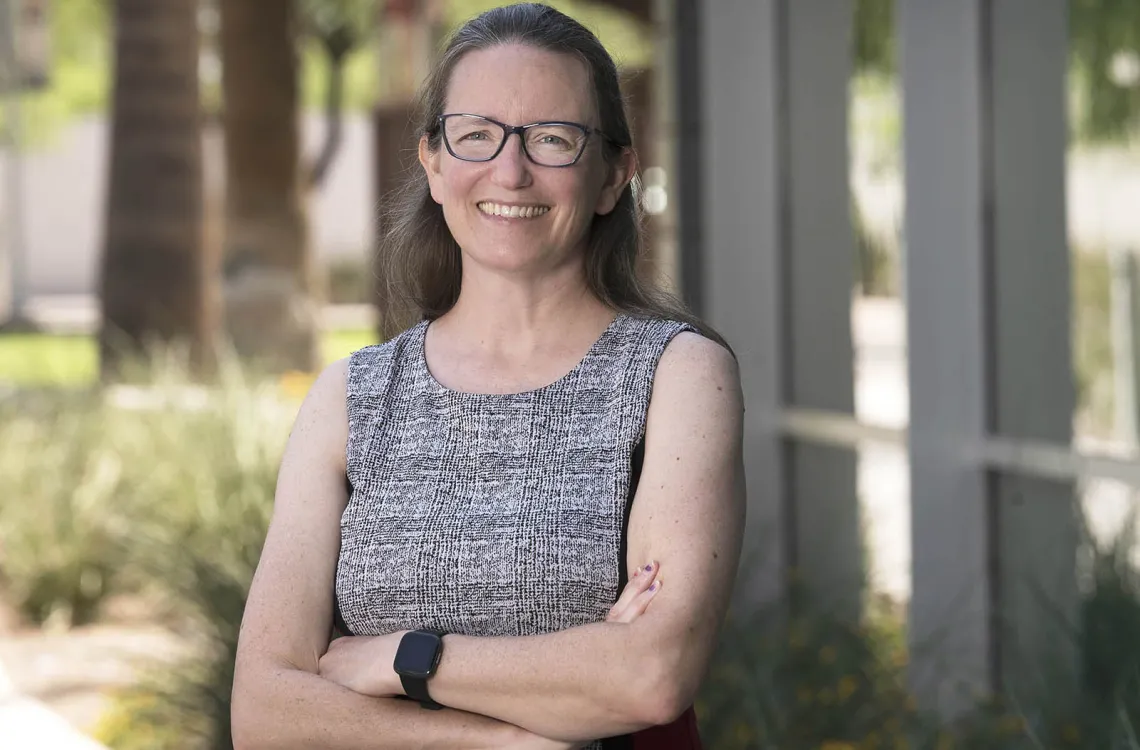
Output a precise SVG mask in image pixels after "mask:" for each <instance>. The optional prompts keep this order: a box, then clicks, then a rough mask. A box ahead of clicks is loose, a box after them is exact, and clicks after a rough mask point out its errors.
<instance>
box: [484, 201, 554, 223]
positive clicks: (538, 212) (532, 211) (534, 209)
mask: <svg viewBox="0 0 1140 750" xmlns="http://www.w3.org/2000/svg"><path fill="white" fill-rule="evenodd" d="M479 210H480V211H482V212H483V213H485V214H490V215H491V216H504V217H506V218H508V219H533V218H534V217H535V216H542V215H543V214H544V213H546V212H547V211H549V210H550V207H549V206H503V205H500V204H498V203H487V202H484V203H480V204H479Z"/></svg>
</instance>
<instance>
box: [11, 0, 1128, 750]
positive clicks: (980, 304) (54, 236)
mask: <svg viewBox="0 0 1140 750" xmlns="http://www.w3.org/2000/svg"><path fill="white" fill-rule="evenodd" d="M498 4H501V3H499V2H493V1H492V0H280V1H279V2H278V1H276V0H275V1H274V2H269V1H268V0H162V2H154V0H0V63H2V69H0V96H2V99H0V748H21V749H22V748H24V747H27V748H31V747H37V748H41V747H60V748H66V747H76V748H97V747H101V746H102V747H109V748H115V749H122V750H127V749H130V750H134V749H135V748H138V749H140V750H141V749H142V748H148V749H149V748H190V749H193V748H211V749H213V748H229V747H231V743H230V739H229V733H228V726H229V716H228V701H229V689H230V681H231V678H232V663H233V653H234V648H235V645H236V638H237V630H238V625H239V623H240V618H241V613H242V608H243V606H244V599H245V593H246V590H247V588H248V585H249V581H250V578H251V576H252V573H253V570H254V568H255V566H256V563H257V559H258V555H259V551H260V545H261V542H262V540H263V538H264V534H265V530H266V525H267V522H268V518H269V515H270V512H271V503H272V494H273V487H274V481H275V475H276V469H277V462H278V460H279V458H280V452H281V449H282V447H283V445H284V441H285V438H286V437H287V433H288V430H289V427H290V424H291V420H292V418H293V416H294V415H295V413H296V409H297V407H298V405H299V403H300V401H301V399H302V398H303V397H304V395H305V393H306V391H307V389H308V387H309V385H310V384H311V382H312V379H313V377H314V376H315V374H316V372H318V371H319V369H320V368H321V367H322V366H323V365H325V364H327V363H329V362H331V361H333V360H334V359H337V358H339V357H342V356H345V355H347V354H348V353H350V352H352V351H354V350H355V349H358V348H360V347H362V346H366V345H368V344H371V343H375V342H376V341H378V340H379V339H378V334H377V320H376V315H375V312H374V309H375V303H376V300H377V297H376V295H377V294H379V293H381V289H382V286H383V285H382V283H379V282H382V281H383V280H382V279H380V278H378V275H377V273H376V271H375V269H374V267H373V262H374V258H373V247H374V244H375V240H376V237H377V233H378V232H379V231H380V230H381V229H382V226H381V224H382V216H381V211H382V207H383V205H384V196H385V194H386V193H387V191H389V190H391V189H392V188H393V187H394V186H395V185H396V184H397V183H398V181H399V179H400V177H401V175H402V174H403V172H404V170H406V169H408V168H409V167H410V165H411V164H412V163H413V156H414V154H413V151H412V150H411V149H412V145H413V144H414V138H413V135H412V133H411V131H410V127H409V125H408V114H409V104H410V102H411V99H412V96H413V94H414V92H415V90H416V87H417V86H418V84H419V82H420V81H421V80H422V78H423V76H424V74H425V72H426V71H427V70H428V69H430V66H431V64H432V60H433V57H434V55H435V54H436V53H437V51H438V49H439V46H440V44H441V42H442V41H443V40H445V39H446V37H447V35H448V33H449V32H450V31H451V30H453V29H454V28H456V26H457V25H458V24H460V23H462V22H463V21H464V20H465V19H467V18H470V17H471V16H473V15H475V14H477V13H478V12H480V11H483V10H486V9H487V8H490V7H493V6H495V5H498ZM550 4H551V5H554V6H555V7H557V8H559V9H561V10H563V11H564V12H566V13H569V14H570V15H572V16H574V17H575V18H577V19H579V20H580V21H582V22H583V23H584V24H585V25H587V26H588V27H589V28H591V29H592V30H594V31H595V32H596V33H597V34H598V36H599V37H600V38H601V39H602V41H603V43H604V44H605V45H606V46H607V48H608V49H609V50H610V51H611V53H612V54H613V55H614V57H615V59H616V60H617V61H618V63H619V65H620V67H621V71H622V74H623V78H624V82H625V85H626V93H627V97H628V100H629V105H630V110H631V114H632V116H633V125H634V132H635V144H636V145H637V147H638V150H639V152H640V154H641V163H642V166H643V173H642V180H643V185H642V192H641V198H642V201H643V204H644V207H645V210H646V230H647V236H648V242H649V248H650V253H649V257H648V258H647V259H646V262H647V264H648V268H649V270H650V271H651V272H652V273H655V274H657V275H658V276H659V278H661V279H662V281H663V282H664V283H665V284H667V285H668V286H669V287H670V288H672V289H673V290H674V291H676V293H678V294H679V295H680V296H682V297H683V298H684V299H685V300H686V301H688V302H689V303H690V304H691V305H692V307H693V308H694V309H695V310H696V311H697V312H698V313H699V314H701V315H703V316H705V317H707V318H708V319H709V320H710V321H711V322H712V323H713V325H715V326H716V327H717V328H718V329H720V330H721V331H722V332H723V333H725V334H726V336H727V337H728V339H729V341H730V342H731V343H732V344H733V346H734V348H736V349H737V354H738V356H739V358H740V361H741V365H742V372H743V376H744V383H745V391H746V398H747V404H748V417H747V420H748V427H747V449H746V452H747V456H746V459H747V463H748V471H749V490H750V511H749V529H748V541H749V544H748V549H747V557H746V560H745V562H744V565H743V567H742V575H741V584H740V591H739V592H738V596H737V600H736V601H735V603H734V607H733V611H732V613H731V617H730V621H729V623H728V625H727V626H726V629H725V633H724V638H723V643H722V648H721V651H720V652H719V653H718V656H717V660H716V662H715V664H714V665H713V667H712V669H711V671H710V674H709V679H708V680H707V682H706V685H705V687H704V689H703V690H702V693H701V697H700V700H699V702H698V704H697V710H698V715H699V718H700V720H701V722H702V730H703V733H704V736H705V742H706V746H707V747H710V748H713V749H715V750H720V749H721V748H726V749H734V748H782V749H788V750H799V749H801V748H803V749H807V748H831V750H837V749H839V748H938V749H939V750H942V749H944V748H971V749H973V748H1003V749H1004V748H1042V747H1049V748H1054V747H1074V748H1077V747H1079V748H1095V749H1096V750H1104V749H1108V748H1140V741H1138V740H1137V737H1138V736H1140V726H1138V722H1140V578H1138V576H1137V568H1136V565H1137V564H1138V563H1140V555H1137V547H1136V542H1135V536H1136V533H1135V532H1136V510H1137V506H1136V497H1137V496H1136V489H1135V488H1136V487H1137V486H1140V441H1138V437H1137V435H1138V432H1140V397H1138V391H1140V388H1138V386H1137V381H1138V379H1140V269H1138V265H1137V260H1136V253H1137V252H1140V146H1138V145H1137V135H1138V133H1140V0H551V2H550ZM13 738H15V739H13Z"/></svg>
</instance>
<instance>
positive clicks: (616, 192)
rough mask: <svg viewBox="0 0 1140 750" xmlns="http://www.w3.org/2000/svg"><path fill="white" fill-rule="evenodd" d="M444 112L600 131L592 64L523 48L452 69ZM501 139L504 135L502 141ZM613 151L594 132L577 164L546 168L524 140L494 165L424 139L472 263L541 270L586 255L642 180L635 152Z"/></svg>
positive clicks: (425, 155) (436, 194) (469, 58)
mask: <svg viewBox="0 0 1140 750" xmlns="http://www.w3.org/2000/svg"><path fill="white" fill-rule="evenodd" d="M444 113H445V114H450V113H464V114H474V115H481V116H483V117H487V118H490V119H492V120H497V121H499V122H502V123H506V124H508V125H528V124H530V123H534V122H542V121H566V122H574V123H580V124H582V125H586V126H588V127H590V128H597V127H599V125H600V123H599V121H598V115H597V111H596V107H595V105H594V99H593V93H592V87H591V83H590V75H589V71H588V69H587V67H586V65H585V64H584V63H583V62H582V61H580V60H578V59H577V58H575V57H571V56H569V55H561V54H556V53H552V52H547V51H545V50H540V49H536V48H534V47H530V46H526V45H521V44H509V45H502V46H498V47H493V48H490V49H485V50H478V51H475V52H471V53H468V54H467V55H465V56H464V57H463V58H462V59H461V60H460V61H459V62H458V64H457V65H456V67H455V70H454V71H453V73H452V77H451V83H450V86H449V88H448V92H447V97H446V99H445V104H444ZM501 135H502V132H501V130H500V131H498V133H496V134H494V136H493V137H495V138H501ZM482 137H484V136H478V135H476V136H475V138H476V139H479V138H482ZM453 146H454V139H453ZM604 147H605V143H604V140H603V138H602V137H601V135H600V134H598V133H593V134H591V135H590V137H589V140H588V141H587V145H586V150H585V152H584V153H583V154H582V156H581V158H580V159H579V160H578V162H577V163H576V164H574V165H573V166H569V167H546V166H539V165H537V164H535V163H534V162H532V161H530V160H529V159H528V158H527V156H526V155H525V154H524V153H523V151H522V144H521V139H520V137H519V136H518V135H512V136H510V137H509V138H508V139H507V140H506V142H505V143H504V145H503V149H502V151H500V152H499V155H498V156H496V157H495V158H494V159H492V160H491V161H488V162H467V161H462V160H460V159H457V158H455V157H454V156H452V155H451V154H450V153H449V152H448V150H447V149H446V148H445V147H444V146H443V143H442V141H441V142H440V146H439V148H438V149H437V150H436V151H434V152H433V151H431V149H430V148H429V147H428V144H427V138H426V136H425V137H424V138H423V139H421V141H420V162H421V163H422V164H423V167H424V169H425V170H426V172H427V175H428V182H429V184H430V186H431V195H432V198H433V199H434V200H435V201H436V202H437V203H439V204H440V205H441V206H442V207H443V214H444V217H445V219H446V220H447V224H448V227H450V229H451V233H452V235H453V236H454V237H455V240H456V242H458V243H459V246H460V248H462V249H463V252H464V262H474V263H477V264H480V265H482V266H485V267H487V268H493V269H495V270H499V271H505V272H524V273H542V272H544V271H548V270H551V269H554V268H558V267H561V266H564V265H565V264H567V263H570V262H573V261H574V260H575V259H576V258H578V257H579V256H580V253H581V252H582V249H583V247H584V243H585V239H586V237H587V234H588V232H589V229H590V224H591V222H592V220H593V218H594V215H595V214H606V213H609V212H610V211H612V210H613V209H614V206H615V205H616V204H617V201H618V198H619V197H620V196H621V192H622V191H623V190H624V189H625V187H626V185H627V184H628V183H629V180H630V179H631V177H632V175H633V169H634V162H633V155H632V153H631V152H630V151H629V150H628V149H627V150H626V151H625V153H624V155H623V157H622V159H621V160H619V163H618V164H616V165H611V164H609V163H607V162H606V160H605V158H604V152H603V149H604ZM515 207H518V208H515ZM507 213H510V214H511V215H509V216H508V215H503V214H507ZM516 214H518V215H516Z"/></svg>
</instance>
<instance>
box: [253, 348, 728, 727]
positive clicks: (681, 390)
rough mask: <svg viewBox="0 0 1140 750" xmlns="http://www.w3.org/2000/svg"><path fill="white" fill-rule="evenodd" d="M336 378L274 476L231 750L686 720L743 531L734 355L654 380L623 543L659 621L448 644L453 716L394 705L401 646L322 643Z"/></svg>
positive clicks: (675, 367) (665, 371)
mask: <svg viewBox="0 0 1140 750" xmlns="http://www.w3.org/2000/svg"><path fill="white" fill-rule="evenodd" d="M343 379H344V365H343V364H338V365H334V366H333V367H332V368H330V369H329V371H326V373H324V374H322V376H321V378H320V379H319V380H318V383H317V384H316V385H315V386H314V389H313V394H312V395H311V396H310V398H309V399H308V400H307V401H306V404H305V406H303V407H302V411H301V414H300V415H299V416H298V421H297V425H296V427H295V428H294V432H293V435H291V436H290V446H289V448H288V449H287V450H286V457H285V460H284V461H283V463H282V470H281V478H280V480H279V483H278V498H277V505H276V507H275V515H274V520H273V524H272V525H271V528H270V533H269V535H268V537H267V540H266V545H265V551H264V552H263V555H262V562H261V564H260V565H259V569H258V573H257V575H256V576H255V580H254V585H253V587H252V589H251V592H250V598H249V604H248V605H247V613H246V619H245V622H244V624H243V633H242V637H241V646H240V647H239V655H238V664H237V670H236V675H235V681H234V709H233V715H234V739H235V746H237V747H239V748H244V747H292V746H297V747H311V746H313V745H318V746H322V747H330V748H355V747H370V748H376V747H378V746H381V747H382V746H383V745H377V742H378V741H383V739H388V738H390V740H389V741H390V743H391V746H393V747H451V748H461V747H520V748H521V747H536V748H537V747H566V746H570V745H568V744H563V745H559V744H548V745H543V744H541V740H542V738H555V739H557V740H563V741H566V742H567V743H572V742H576V741H586V740H590V739H593V738H597V737H605V736H611V735H615V734H622V733H626V732H632V731H636V730H638V729H641V728H644V727H647V726H651V725H654V724H664V723H668V722H669V721H671V720H672V719H673V718H675V717H676V716H677V715H679V714H680V713H681V712H682V711H684V710H685V708H687V707H688V706H689V705H690V704H691V702H692V700H693V697H694V695H695V693H696V690H697V688H698V686H699V685H700V682H701V680H702V679H703V676H704V672H705V669H706V666H707V663H708V660H709V657H710V655H711V652H712V650H713V648H714V646H715V640H716V635H717V631H718V629H719V626H720V623H721V621H722V618H723V615H724V611H725V609H726V608H727V603H728V598H729V592H730V589H731V585H732V579H733V575H734V574H735V570H736V564H737V560H738V558H739V550H740V543H741V538H740V535H741V529H742V528H743V523H742V521H743V513H744V486H743V470H742V467H741V451H740V443H741V422H742V402H741V397H740V387H739V379H738V376H737V372H736V368H735V363H734V362H733V361H732V359H731V357H730V355H729V354H728V353H727V352H726V351H724V350H723V349H722V348H720V347H719V346H717V345H715V344H713V343H712V342H709V341H707V340H706V339H703V338H701V337H698V336H696V335H695V334H681V335H679V336H678V337H677V338H676V339H674V341H673V343H671V344H670V346H669V347H668V349H667V350H666V352H665V354H664V356H663V357H662V359H661V362H660V364H659V367H658V370H657V376H656V379H655V385H654V391H653V398H652V402H651V404H650V408H649V416H648V423H647V434H646V453H645V463H644V467H643V470H642V475H641V482H640V484H639V489H638V493H637V497H636V498H635V501H634V504H633V510H632V513H631V516H630V522H629V544H628V549H629V558H628V565H629V569H631V570H632V569H634V568H636V567H639V566H642V565H644V564H646V563H648V562H650V561H653V562H655V563H656V564H657V565H658V566H659V567H658V568H657V569H656V570H654V571H653V572H652V574H653V575H655V576H656V580H657V582H658V584H659V585H660V590H659V591H657V592H656V593H655V594H654V595H653V603H652V607H650V608H649V609H648V610H647V611H646V612H645V613H644V615H642V616H639V617H636V618H635V619H633V621H632V622H613V621H608V622H603V623H595V624H591V625H585V626H582V627H578V628H572V629H570V630H566V631H562V632H558V633H551V634H548V635H542V636H533V637H519V638H471V637H461V636H454V635H449V636H447V637H446V638H445V639H444V651H443V659H442V661H441V663H440V668H439V671H438V672H437V674H436V675H435V676H434V677H433V678H432V679H431V681H430V683H429V689H430V690H431V693H432V696H433V698H434V699H435V700H437V701H438V702H440V703H442V704H444V705H446V706H449V709H448V710H444V711H436V712H428V711H423V710H421V709H420V708H419V707H418V706H416V705H415V704H412V703H409V702H405V701H396V700H393V699H391V696H394V695H399V694H401V693H402V691H401V690H400V687H399V681H398V678H396V676H395V674H394V672H393V671H392V668H391V664H392V656H393V655H394V652H395V646H396V644H397V643H398V639H399V636H400V635H401V634H398V633H397V634H392V635H389V636H381V637H378V638H343V639H338V640H337V641H335V642H333V643H332V644H331V646H330V644H329V642H328V633H327V627H326V626H325V625H324V624H325V623H328V622H329V621H330V619H331V608H332V602H331V595H330V592H331V590H332V578H333V573H334V570H333V567H334V565H335V557H336V555H335V550H336V548H337V545H338V544H339V517H340V512H341V511H342V510H343V507H344V502H345V500H346V498H345V497H344V490H343V487H342V485H343V482H342V481H338V476H339V477H341V478H342V477H343V471H344V464H343V461H344V459H343V450H342V449H343V447H344V444H345V438H346V435H345V434H344V432H345V430H346V428H345V427H344V426H343V424H344V422H345V414H344V382H343ZM329 445H332V446H336V448H335V449H333V450H330V449H329V448H328V447H327V446H329ZM318 446H326V447H324V448H319V447H318ZM322 451H324V453H323V454H322ZM336 462H339V465H337V463H336ZM337 469H339V472H340V473H339V475H338V474H337ZM337 493H339V494H337ZM330 497H331V498H335V500H336V501H335V502H330V501H328V500H327V498H330ZM314 498H320V500H315V499H314ZM646 580H647V579H646ZM286 613H288V616H286ZM322 631H323V632H322ZM286 730H288V731H286ZM286 735H288V737H287V736H286ZM532 740H533V741H538V742H539V744H534V743H533V742H532ZM528 742H531V743H532V744H527V743H528Z"/></svg>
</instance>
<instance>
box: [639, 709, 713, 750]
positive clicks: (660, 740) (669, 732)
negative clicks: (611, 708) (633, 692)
mask: <svg viewBox="0 0 1140 750" xmlns="http://www.w3.org/2000/svg"><path fill="white" fill-rule="evenodd" d="M633 750H702V745H701V735H700V733H699V732H698V731H697V715H696V713H695V712H694V711H693V709H692V707H691V706H690V707H689V709H688V710H687V711H685V713H683V714H681V717H680V718H679V719H677V720H676V721H674V722H673V723H672V724H665V725H663V726H659V727H650V728H648V729H643V730H641V731H640V732H637V733H636V734H634V735H633Z"/></svg>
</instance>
